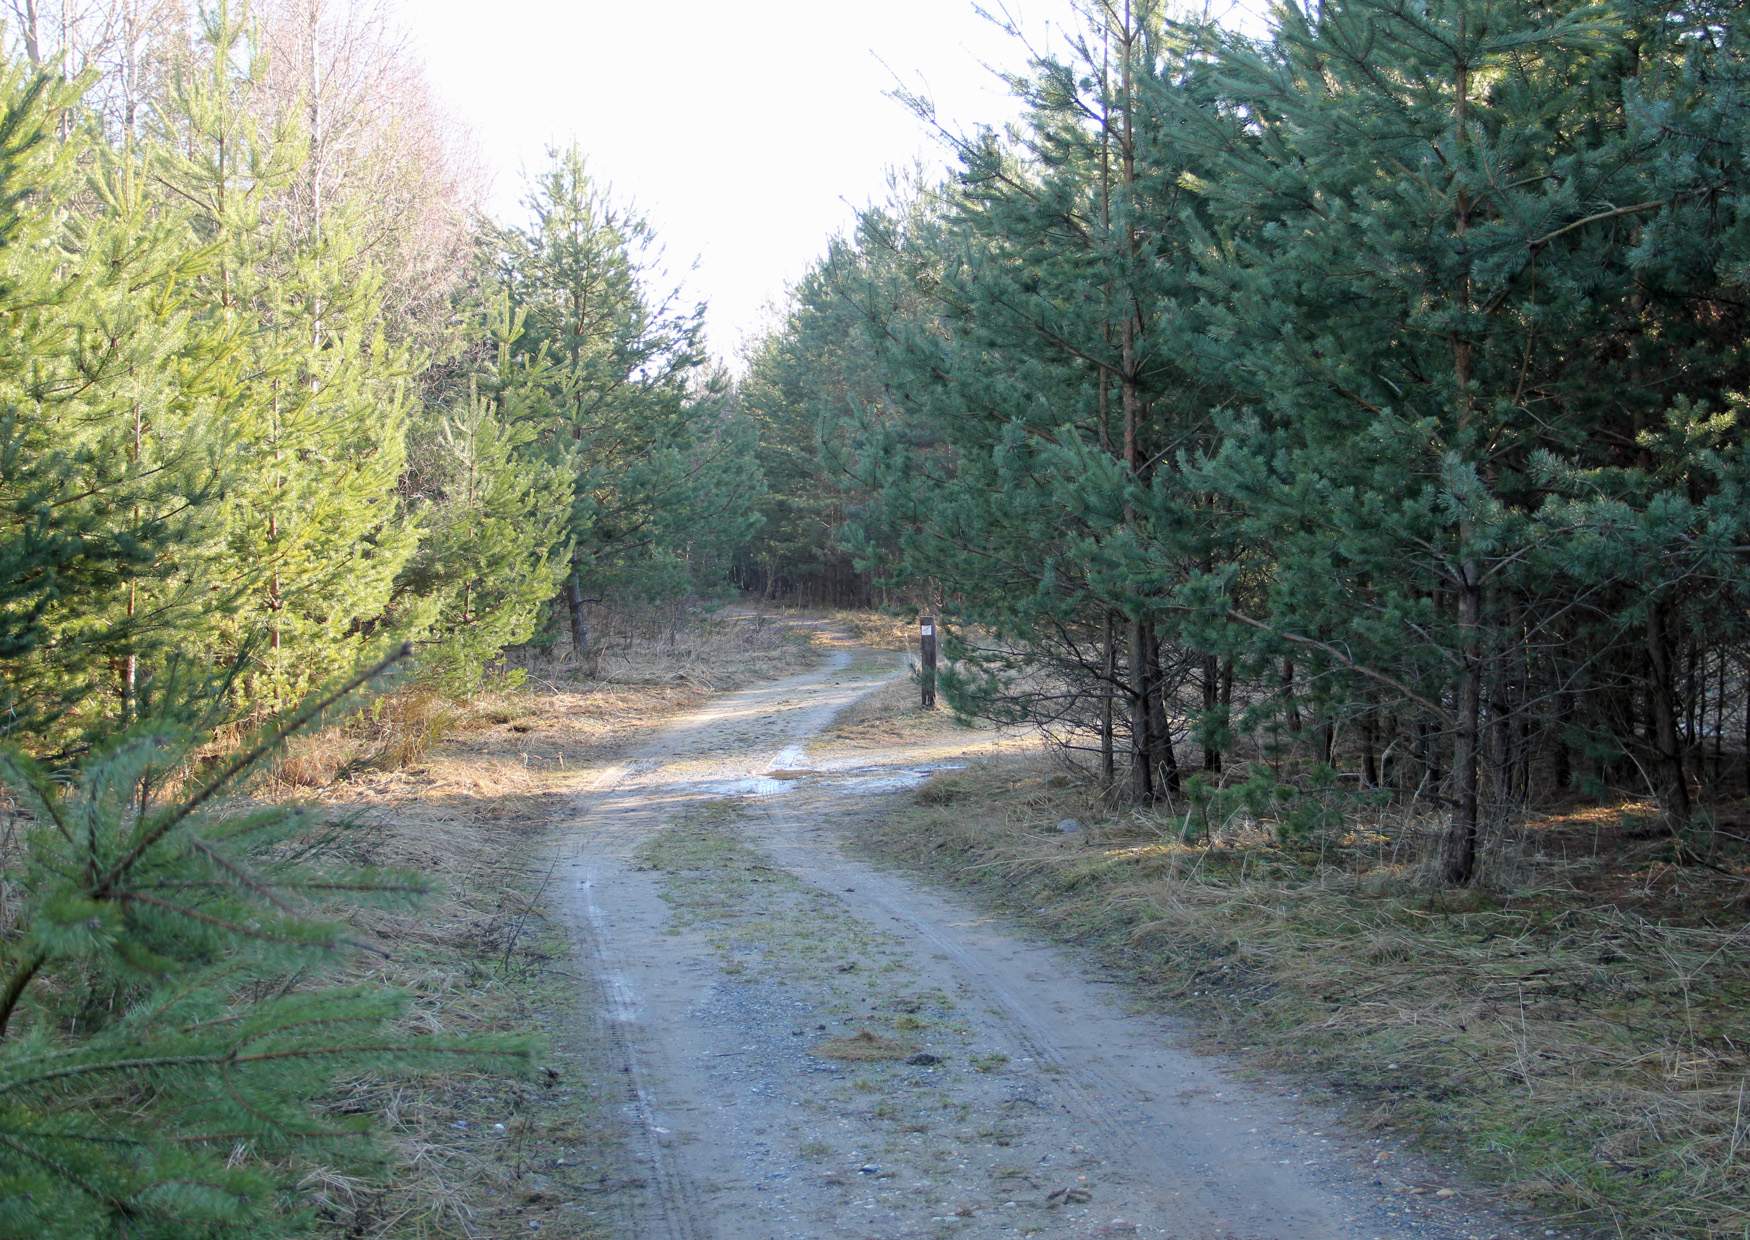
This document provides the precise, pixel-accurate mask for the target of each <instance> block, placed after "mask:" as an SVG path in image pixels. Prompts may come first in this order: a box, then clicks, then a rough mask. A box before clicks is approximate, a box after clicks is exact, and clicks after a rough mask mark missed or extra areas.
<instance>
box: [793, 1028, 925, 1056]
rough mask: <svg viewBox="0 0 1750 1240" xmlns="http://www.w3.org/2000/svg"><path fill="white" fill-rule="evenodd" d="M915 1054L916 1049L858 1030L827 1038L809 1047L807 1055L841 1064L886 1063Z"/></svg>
mask: <svg viewBox="0 0 1750 1240" xmlns="http://www.w3.org/2000/svg"><path fill="white" fill-rule="evenodd" d="M916 1052H917V1047H915V1046H907V1045H906V1044H905V1043H903V1042H895V1041H894V1040H893V1039H892V1038H884V1037H882V1036H880V1035H879V1034H875V1033H870V1032H869V1031H868V1030H867V1029H859V1030H857V1032H856V1033H853V1034H851V1035H850V1036H848V1037H843V1038H828V1039H826V1040H825V1041H824V1042H820V1043H817V1044H816V1045H814V1046H811V1047H810V1048H809V1050H808V1053H809V1054H811V1055H815V1056H817V1057H819V1058H821V1059H836V1060H839V1061H840V1062H843V1063H887V1062H892V1061H895V1060H900V1059H905V1058H906V1057H908V1056H910V1055H913V1054H915V1053H916Z"/></svg>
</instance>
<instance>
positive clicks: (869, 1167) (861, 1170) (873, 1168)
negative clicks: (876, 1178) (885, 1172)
mask: <svg viewBox="0 0 1750 1240" xmlns="http://www.w3.org/2000/svg"><path fill="white" fill-rule="evenodd" d="M880 1173H881V1168H880V1167H879V1166H877V1165H876V1164H875V1163H864V1164H863V1165H862V1166H861V1167H858V1168H857V1174H858V1175H879V1174H880Z"/></svg>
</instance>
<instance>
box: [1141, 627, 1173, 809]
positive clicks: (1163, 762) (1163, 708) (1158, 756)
mask: <svg viewBox="0 0 1750 1240" xmlns="http://www.w3.org/2000/svg"><path fill="white" fill-rule="evenodd" d="M1166 689H1167V678H1166V677H1165V676H1164V675H1162V673H1161V641H1160V638H1159V637H1158V636H1157V635H1156V634H1155V631H1154V626H1153V625H1150V626H1149V628H1148V742H1149V743H1148V752H1149V765H1150V767H1151V768H1152V770H1153V773H1154V775H1155V792H1156V795H1159V794H1160V793H1163V792H1165V793H1169V794H1176V793H1177V792H1178V791H1179V755H1178V754H1176V753H1174V752H1173V731H1172V728H1170V727H1169V726H1168V724H1167V698H1166Z"/></svg>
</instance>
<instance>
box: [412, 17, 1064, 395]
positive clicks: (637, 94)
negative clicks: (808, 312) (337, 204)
mask: <svg viewBox="0 0 1750 1240" xmlns="http://www.w3.org/2000/svg"><path fill="white" fill-rule="evenodd" d="M986 3H987V6H988V7H990V8H993V9H994V8H996V7H998V6H997V3H996V2H995V0H986ZM1006 8H1007V11H1008V12H1009V13H1010V14H1011V15H1012V16H1013V17H1014V18H1015V19H1016V20H1017V21H1018V22H1020V23H1021V25H1022V26H1023V28H1024V29H1025V30H1026V31H1027V33H1028V37H1029V39H1031V40H1034V41H1035V42H1037V43H1039V44H1041V45H1044V46H1049V45H1050V42H1051V35H1050V26H1051V23H1052V22H1054V21H1055V22H1060V23H1061V22H1063V21H1064V19H1065V18H1066V17H1067V16H1068V14H1069V12H1070V4H1069V0H1007V3H1006ZM401 16H402V19H403V20H404V21H405V22H406V23H407V24H408V26H409V27H410V29H411V32H412V34H413V36H414V38H415V40H416V42H417V44H418V46H419V48H420V50H421V52H422V53H423V55H424V57H425V59H426V62H427V65H428V67H429V70H430V73H431V76H432V79H433V82H434V84H435V85H436V87H437V89H438V90H439V92H440V93H441V94H442V95H443V96H444V97H445V99H446V101H447V103H448V105H449V107H450V108H451V109H452V110H453V112H454V113H455V114H456V115H457V117H458V118H459V119H460V120H462V121H463V122H465V123H466V124H467V125H468V126H469V127H470V128H471V129H472V130H473V132H474V134H475V136H476V138H477V139H478V141H479V144H480V147H481V149H482V151H483V152H484V154H485V156H486V158H487V159H488V161H489V162H490V163H491V165H492V169H493V172H494V174H495V184H494V192H493V197H492V202H493V205H494V208H495V210H496V212H497V214H498V215H499V216H500V218H512V217H514V218H517V219H521V218H522V214H523V213H522V211H521V208H520V202H521V198H522V181H523V176H522V174H523V172H524V171H525V170H529V169H533V168H537V167H539V166H540V165H541V164H542V162H543V160H544V152H545V150H546V148H547V147H548V146H550V145H554V144H563V143H568V142H570V141H571V140H572V139H576V141H577V142H578V143H579V145H580V146H581V147H582V149H583V151H584V152H585V154H586V155H587V156H588V157H589V160H590V165H591V168H592V170H593V171H594V172H595V174H596V175H597V176H598V177H599V178H601V179H603V180H605V181H607V182H609V183H610V184H611V185H612V186H613V187H614V189H615V191H616V193H617V194H618V196H619V197H620V198H621V199H622V200H629V201H631V202H632V203H633V204H634V205H636V206H637V207H638V208H639V209H640V210H642V211H643V212H644V213H645V214H646V215H647V216H648V217H649V218H650V221H651V223H652V225H653V226H654V227H655V229H656V231H657V233H658V235H659V236H660V237H661V238H662V239H663V240H664V242H665V244H666V247H667V254H668V259H669V262H670V265H671V266H672V267H673V269H674V274H675V275H676V276H677V277H680V278H684V280H685V282H686V286H687V288H688V289H689V291H690V293H691V295H692V296H693V297H694V298H698V299H703V300H706V301H708V302H709V303H710V318H709V330H710V343H711V347H712V349H713V350H714V351H715V352H716V353H717V354H719V355H720V356H722V357H723V358H724V359H725V360H731V361H733V359H735V358H737V357H738V355H739V353H740V350H741V347H742V345H743V344H744V343H745V342H746V341H748V340H749V339H750V338H751V337H754V336H756V335H757V334H758V332H759V330H760V327H761V325H762V324H763V323H764V322H765V321H766V307H767V306H768V305H772V304H775V303H778V302H781V300H782V298H783V294H784V290H785V288H786V286H787V285H788V284H789V283H790V282H792V281H794V280H795V279H797V278H798V277H799V276H801V275H802V274H803V272H804V271H805V270H806V269H807V267H808V265H809V263H810V262H811V261H812V260H813V259H814V258H816V257H817V256H818V255H820V254H821V253H822V252H824V250H825V246H826V242H827V239H828V238H829V237H830V236H831V235H832V234H833V233H834V232H837V231H839V230H842V229H843V228H845V227H846V226H847V225H848V224H849V223H850V221H851V219H852V214H853V210H854V208H855V207H859V206H862V205H864V204H866V203H867V202H869V201H870V200H872V199H876V198H879V197H881V196H882V195H883V193H884V189H885V184H886V175H887V171H888V169H890V168H893V167H895V166H903V165H908V164H910V163H912V162H913V161H914V160H916V159H917V158H919V157H925V158H927V160H928V162H929V165H930V166H931V167H939V166H941V165H942V164H944V163H945V162H946V156H945V155H944V154H943V153H942V152H941V150H940V148H939V147H938V146H936V145H935V144H934V143H933V142H932V140H931V139H930V138H929V136H928V135H927V133H926V131H925V129H924V127H923V126H922V125H921V123H920V122H919V121H918V120H917V119H916V118H915V117H913V116H912V115H911V114H910V112H908V111H907V109H906V108H905V107H904V106H903V105H901V104H900V103H898V102H897V101H895V100H894V99H892V98H890V97H888V94H887V92H888V91H890V90H891V89H892V88H893V86H894V84H895V79H896V77H897V78H898V79H899V80H901V81H903V82H905V83H906V84H907V85H909V86H912V87H914V88H918V89H921V90H922V91H923V92H924V93H926V94H928V95H930V96H931V97H932V98H933V99H934V100H935V102H936V106H937V111H938V115H939V116H940V117H941V118H942V119H943V120H944V121H945V122H949V123H951V124H953V125H956V126H959V127H970V126H971V125H972V124H974V123H977V122H986V123H993V124H1000V123H1002V122H1004V121H1006V120H1008V119H1010V118H1011V117H1012V115H1013V111H1014V110H1013V105H1012V104H1011V103H1010V101H1009V99H1008V97H1007V95H1006V93H1005V92H1004V91H1003V90H1002V87H1001V84H1000V83H999V82H998V81H997V80H996V78H995V77H994V75H993V74H992V73H991V71H990V70H989V69H988V68H987V67H986V66H988V65H998V66H1003V67H1009V68H1014V67H1019V66H1020V65H1021V64H1022V63H1023V60H1024V52H1023V51H1022V49H1021V48H1020V46H1019V45H1018V44H1017V42H1016V41H1015V40H1014V39H1012V38H1011V37H1009V36H1008V35H1006V34H1005V33H1003V32H1002V31H1001V30H1000V29H998V28H997V27H996V26H995V25H993V24H992V23H991V22H990V21H988V20H987V19H985V18H983V17H980V16H979V15H978V14H977V13H976V11H975V10H974V7H973V2H972V0H880V2H878V3H868V2H867V0H666V2H665V3H661V4H655V3H651V4H644V5H639V4H629V3H626V2H625V0H498V2H497V3H490V2H486V3H483V2H482V0H403V3H402V6H401ZM695 258H696V259H697V264H698V265H697V268H696V270H692V271H690V272H689V270H688V268H689V266H690V265H691V264H692V263H693V261H694V259H695Z"/></svg>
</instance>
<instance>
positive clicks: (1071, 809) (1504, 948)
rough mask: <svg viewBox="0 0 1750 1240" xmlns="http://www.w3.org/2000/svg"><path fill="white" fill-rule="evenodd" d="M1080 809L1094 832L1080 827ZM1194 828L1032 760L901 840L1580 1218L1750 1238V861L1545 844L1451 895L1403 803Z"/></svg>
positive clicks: (964, 795) (923, 819)
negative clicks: (1132, 813) (1477, 885)
mask: <svg viewBox="0 0 1750 1240" xmlns="http://www.w3.org/2000/svg"><path fill="white" fill-rule="evenodd" d="M973 807H977V812H972V810H973ZM1067 817H1075V818H1078V819H1080V820H1081V821H1082V822H1084V823H1086V824H1088V826H1087V829H1085V830H1083V831H1081V832H1077V833H1074V834H1070V835H1065V834H1063V833H1061V832H1059V831H1058V830H1057V827H1056V824H1057V823H1058V821H1059V820H1061V819H1063V818H1067ZM1179 827H1180V823H1179V821H1178V820H1176V819H1175V820H1172V821H1167V822H1163V821H1160V820H1157V819H1152V818H1149V817H1146V816H1138V817H1130V818H1127V819H1116V818H1114V817H1112V816H1111V815H1110V813H1109V812H1108V811H1102V809H1101V807H1100V806H1099V805H1098V804H1096V803H1093V802H1091V801H1090V799H1089V798H1088V797H1087V796H1086V794H1085V793H1083V792H1082V791H1080V790H1079V789H1078V788H1076V787H1073V786H1071V785H1070V784H1069V781H1067V780H1064V779H1063V778H1061V777H1054V776H1052V775H1051V774H1050V773H1049V770H1048V768H1047V767H1045V766H1044V765H1043V763H1042V762H1041V761H1039V760H1037V759H1032V760H1028V761H1026V762H1023V763H1020V764H1017V763H1016V762H1014V761H1013V760H1009V761H1005V762H994V763H984V764H979V765H977V766H974V767H973V768H970V769H968V770H966V771H961V772H955V773H951V774H945V775H941V776H938V777H937V778H936V779H935V780H934V781H932V783H930V784H928V785H926V786H925V787H924V788H923V789H922V790H920V792H919V794H918V795H917V804H916V805H915V807H914V808H913V809H912V810H911V811H909V812H908V813H905V814H902V815H900V816H898V817H897V818H896V819H895V820H894V821H893V822H892V823H891V824H890V826H889V827H888V829H887V831H886V833H885V835H884V837H883V838H882V840H881V841H880V846H881V847H884V848H885V849H887V850H889V851H891V852H896V853H898V854H900V855H902V856H904V857H906V858H908V859H910V860H912V861H914V862H917V863H921V864H927V865H930V866H932V867H934V868H938V869H945V870H948V871H950V872H952V873H954V874H955V875H956V876H957V877H958V878H960V879H961V880H963V881H966V882H969V883H973V884H975V885H978V886H980V887H982V888H983V889H984V890H985V891H986V892H988V893H989V894H990V895H991V896H992V897H993V898H995V899H998V900H1001V901H1002V902H1004V903H1005V904H1007V905H1008V906H1010V907H1012V908H1014V909H1016V910H1018V911H1022V912H1024V913H1025V914H1026V915H1027V916H1029V917H1031V918H1033V919H1035V920H1038V921H1041V922H1043V923H1044V924H1046V925H1047V926H1048V927H1049V928H1050V929H1052V930H1053V931H1055V932H1056V933H1059V934H1061V935H1064V936H1066V937H1070V938H1073V939H1076V940H1078V941H1082V942H1085V943H1087V944H1089V945H1090V946H1092V947H1094V948H1095V949H1097V950H1098V951H1100V952H1102V953H1104V954H1106V955H1107V956H1108V957H1109V958H1110V959H1112V960H1114V961H1116V962H1118V963H1120V964H1121V966H1122V967H1124V968H1126V969H1128V970H1130V971H1132V972H1133V973H1134V974H1135V975H1136V976H1138V977H1139V978H1140V979H1142V980H1143V981H1145V982H1146V983H1148V984H1150V985H1151V986H1153V987H1154V988H1156V991H1157V993H1159V994H1160V995H1161V996H1162V997H1163V998H1169V999H1172V1000H1177V1001H1186V1002H1188V1003H1189V1004H1190V1005H1191V1006H1192V1007H1193V1008H1194V1009H1195V1011H1196V1013H1197V1014H1198V1015H1200V1016H1204V1017H1208V1018H1211V1019H1212V1020H1213V1022H1214V1032H1213V1035H1212V1036H1214V1037H1215V1038H1216V1039H1217V1040H1218V1041H1220V1042H1222V1043H1223V1044H1225V1045H1227V1046H1228V1047H1230V1048H1231V1047H1239V1048H1242V1049H1250V1050H1252V1051H1254V1052H1255V1053H1258V1054H1261V1055H1262V1056H1264V1057H1265V1058H1266V1059H1268V1060H1269V1061H1270V1062H1272V1063H1274V1064H1275V1065H1277V1066H1279V1067H1282V1068H1285V1069H1288V1070H1291V1071H1293V1072H1295V1073H1296V1074H1297V1075H1300V1076H1303V1077H1311V1078H1312V1079H1315V1080H1319V1081H1323V1082H1325V1083H1327V1084H1328V1085H1330V1086H1332V1087H1333V1088H1334V1089H1335V1090H1336V1091H1338V1092H1339V1093H1340V1094H1342V1095H1343V1096H1344V1097H1347V1098H1349V1099H1353V1100H1355V1101H1356V1102H1357V1103H1358V1105H1359V1107H1360V1108H1361V1109H1362V1111H1363V1112H1364V1115H1365V1117H1366V1118H1367V1119H1368V1120H1369V1121H1370V1122H1374V1123H1377V1124H1381V1125H1403V1126H1407V1127H1409V1128H1411V1129H1413V1130H1416V1131H1418V1132H1419V1133H1420V1134H1422V1135H1423V1136H1424V1137H1426V1138H1427V1139H1428V1140H1429V1141H1430V1142H1431V1143H1432V1144H1434V1145H1436V1146H1438V1147H1442V1148H1444V1149H1446V1150H1448V1151H1450V1152H1451V1153H1452V1154H1454V1155H1455V1156H1458V1157H1460V1158H1462V1159H1463V1160H1465V1161H1467V1162H1468V1163H1469V1164H1470V1165H1471V1166H1472V1167H1473V1168H1475V1169H1476V1170H1477V1172H1478V1173H1479V1174H1480V1175H1481V1176H1483V1177H1484V1178H1486V1179H1489V1180H1494V1181H1497V1182H1500V1183H1502V1184H1504V1185H1505V1186H1506V1189H1507V1191H1508V1192H1509V1194H1510V1195H1513V1196H1517V1197H1521V1198H1524V1199H1531V1200H1535V1201H1536V1202H1537V1203H1538V1204H1539V1205H1541V1206H1542V1207H1543V1208H1545V1209H1547V1210H1549V1211H1551V1212H1552V1213H1553V1214H1554V1215H1556V1216H1557V1217H1559V1218H1561V1219H1563V1220H1565V1221H1568V1222H1571V1223H1575V1224H1578V1225H1581V1226H1583V1227H1586V1228H1587V1229H1589V1230H1592V1231H1595V1232H1597V1233H1598V1234H1601V1235H1621V1236H1635V1237H1679V1236H1681V1237H1710V1238H1724V1237H1740V1238H1742V1237H1744V1236H1747V1235H1750V1099H1747V1096H1746V1094H1747V1082H1750V1034H1747V1033H1746V1029H1747V1028H1750V1024H1747V1022H1746V1012H1750V925H1747V917H1746V914H1747V913H1750V908H1747V907H1746V905H1745V893H1746V890H1750V888H1747V887H1746V884H1745V882H1744V879H1743V878H1741V877H1735V876H1732V875H1729V874H1722V873H1719V872H1717V871H1714V870H1709V869H1706V868H1700V867H1682V866H1677V865H1673V864H1671V863H1670V862H1669V861H1668V860H1661V859H1660V857H1659V854H1658V851H1657V849H1656V847H1655V848H1654V849H1652V850H1643V852H1642V853H1641V854H1634V853H1625V852H1621V851H1618V852H1611V851H1609V850H1598V849H1594V851H1593V854H1592V855H1587V854H1585V853H1583V852H1581V851H1580V850H1578V849H1569V848H1562V849H1546V848H1542V847H1539V845H1540V844H1542V843H1544V842H1545V841H1542V840H1540V839H1538V838H1537V837H1536V835H1535V833H1526V834H1524V835H1521V836H1520V837H1518V838H1516V839H1515V840H1513V841H1510V842H1508V843H1507V844H1506V845H1504V846H1503V847H1501V848H1498V849H1497V850H1496V854H1497V855H1496V856H1495V857H1494V858H1493V860H1494V867H1495V875H1496V877H1495V880H1494V883H1493V885H1492V886H1490V887H1488V888H1486V889H1482V890H1467V891H1458V892H1449V891H1442V890H1439V889H1438V888H1436V887H1433V886H1431V885H1429V884H1428V883H1426V882H1425V881H1423V879H1422V876H1421V873H1420V866H1419V861H1420V858H1421V856H1422V852H1423V850H1424V848H1425V845H1426V839H1425V836H1426V829H1427V824H1424V823H1417V822H1413V821H1412V822H1403V821H1396V820H1393V819H1392V818H1391V817H1390V816H1389V815H1386V814H1383V813H1382V814H1380V815H1379V816H1378V817H1377V818H1376V819H1375V820H1373V821H1368V822H1365V823H1352V824H1351V827H1352V830H1350V831H1349V832H1348V833H1347V834H1346V835H1344V836H1343V837H1342V838H1334V839H1330V840H1327V841H1325V842H1324V843H1322V844H1319V845H1307V846H1296V847H1293V848H1284V847H1281V846H1278V845H1277V844H1276V842H1275V840H1274V837H1273V835H1271V834H1267V833H1265V832H1264V831H1262V830H1259V829H1257V828H1256V826H1255V825H1254V824H1249V823H1245V822H1230V823H1228V824H1226V825H1225V828H1224V829H1223V830H1220V831H1218V832H1217V834H1216V839H1215V842H1213V843H1208V842H1205V843H1199V844H1195V845H1191V844H1186V843H1184V842H1183V840H1182V835H1181V832H1180V830H1179ZM1503 854H1505V855H1504V856H1503ZM1727 868H1730V867H1727ZM1601 892H1608V893H1609V896H1610V898H1609V899H1603V898H1601V897H1600V893H1601Z"/></svg>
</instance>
